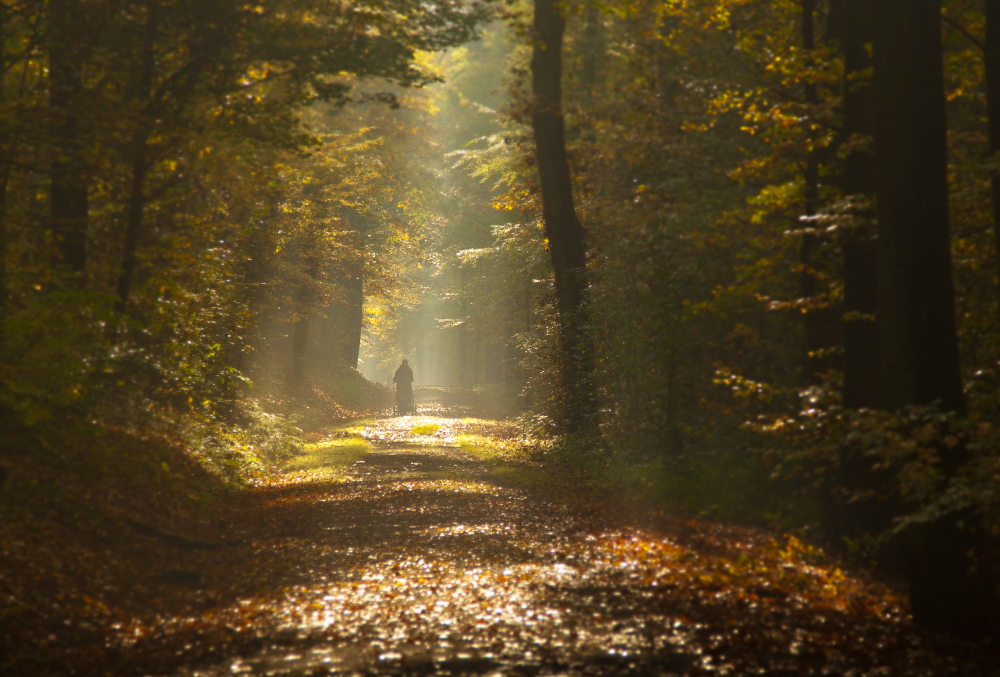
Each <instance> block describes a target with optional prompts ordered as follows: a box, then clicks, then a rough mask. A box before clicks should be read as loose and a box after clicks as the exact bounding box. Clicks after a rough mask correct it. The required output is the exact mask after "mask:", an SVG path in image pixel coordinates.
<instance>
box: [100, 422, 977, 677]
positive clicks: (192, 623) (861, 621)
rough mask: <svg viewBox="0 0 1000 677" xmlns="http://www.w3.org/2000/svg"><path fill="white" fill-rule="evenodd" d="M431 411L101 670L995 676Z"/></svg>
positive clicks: (772, 562) (778, 564)
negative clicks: (526, 470)
mask: <svg viewBox="0 0 1000 677" xmlns="http://www.w3.org/2000/svg"><path fill="white" fill-rule="evenodd" d="M425 411H430V413H433V414H436V416H434V417H426V416H424V417H413V418H409V417H408V418H402V419H387V420H383V421H379V422H376V423H374V424H372V425H371V426H370V427H369V428H368V429H367V434H368V436H369V437H370V438H372V439H375V440H379V439H381V440H391V441H388V442H382V443H377V444H376V445H375V448H374V449H373V451H372V452H371V453H368V454H367V455H366V456H364V457H363V458H361V459H360V460H358V461H357V462H355V463H354V464H353V465H351V466H350V467H349V468H347V469H346V471H345V472H344V473H343V474H342V475H340V476H339V477H338V478H337V479H336V480H335V481H328V482H324V483H320V484H315V483H314V484H302V485H300V486H291V487H285V488H283V489H281V490H275V491H273V492H272V493H271V494H269V495H268V496H267V498H266V500H265V501H264V503H262V504H261V508H260V510H259V512H258V513H256V514H257V515H258V517H257V518H256V519H257V520H258V522H259V524H257V525H256V526H255V527H254V528H253V529H251V530H250V531H247V532H244V533H243V537H244V538H246V539H248V542H246V543H244V544H243V545H240V546H238V547H235V548H231V549H229V550H227V551H225V552H222V553H209V554H206V555H204V556H203V558H202V560H201V563H200V566H201V567H202V569H201V572H202V573H201V574H200V575H201V576H202V579H203V580H204V582H205V584H204V586H203V587H204V588H206V589H207V591H206V590H191V591H187V592H184V591H181V592H178V593H177V594H178V595H181V594H182V593H183V594H187V595H188V596H189V597H193V598H195V599H196V603H188V611H187V612H185V614H177V615H174V616H170V615H169V614H167V615H163V616H161V617H159V618H157V619H154V620H149V619H147V620H146V621H143V622H142V623H135V624H133V625H132V626H125V627H121V628H119V630H120V633H121V634H120V637H124V638H125V639H124V640H119V641H120V642H121V643H120V644H119V645H118V647H117V649H116V652H117V655H119V656H120V658H119V660H118V663H117V666H116V667H115V670H114V671H113V672H109V673H108V674H171V675H198V676H202V677H208V676H212V677H221V675H325V674H345V675H346V674H350V675H361V674H365V675H399V674H418V675H429V674H435V675H464V674H470V675H473V674H484V675H486V674H488V675H518V676H526V677H535V676H536V675H580V676H582V675H619V674H621V675H625V674H627V675H664V676H665V675H696V674H698V675H709V674H728V675H748V674H762V675H763V674H766V675H846V674H853V675H890V674H891V675H944V674H956V675H959V674H960V675H973V674H990V671H991V670H992V667H990V666H991V665H992V664H991V663H989V661H988V660H987V662H986V663H984V662H982V660H978V659H977V660H976V661H968V660H967V659H965V660H963V659H962V658H961V657H960V655H959V653H956V652H955V651H954V650H948V651H943V650H942V649H941V647H937V648H933V647H931V646H930V645H929V644H928V640H927V638H922V637H920V636H918V635H916V634H914V633H913V631H912V629H911V628H910V627H909V625H908V622H907V620H906V619H905V615H904V613H903V611H902V610H901V607H900V605H899V603H898V601H897V600H895V599H894V598H893V597H892V595H891V594H889V593H888V592H887V591H885V590H884V589H881V588H877V586H875V587H873V586H871V585H870V584H867V583H864V582H863V581H858V580H856V579H852V578H850V577H847V576H845V575H844V574H843V573H842V572H841V571H840V570H838V569H836V567H834V566H832V565H824V564H823V563H822V562H819V561H818V559H817V558H818V556H817V555H816V554H815V553H813V552H812V551H810V549H808V548H806V547H805V546H802V545H801V544H799V543H797V542H796V541H794V539H791V540H788V539H785V540H781V539H777V540H775V539H772V538H770V537H769V536H767V535H764V534H760V533H759V532H754V531H752V530H740V529H733V528H724V527H717V526H712V525H697V524H693V523H690V524H688V525H687V526H686V527H684V528H682V529H680V530H675V531H674V532H673V533H667V532H663V531H650V530H642V529H638V528H632V527H623V526H621V525H622V520H621V519H618V518H617V517H616V516H615V515H613V514H608V513H609V512H610V511H614V509H615V508H614V505H613V504H611V506H610V507H609V505H608V504H603V505H602V506H600V507H597V508H594V507H592V506H584V505H582V504H576V503H573V502H572V501H570V502H560V501H556V500H549V498H547V497H546V496H545V495H543V494H540V493H539V492H537V491H536V492H534V493H530V492H528V491H526V490H525V489H523V488H519V487H518V486H514V485H510V484H506V483H504V482H503V481H501V480H499V479H498V478H497V477H495V476H494V475H493V474H491V472H490V467H489V466H488V464H486V463H484V462H482V461H479V460H476V459H475V458H473V457H471V456H469V455H467V454H465V453H464V452H462V451H461V450H460V449H458V448H456V447H455V446H454V444H453V442H454V440H453V438H452V437H450V433H451V432H453V431H451V430H450V429H449V427H448V426H449V425H458V424H459V423H460V421H459V419H455V418H449V417H448V416H447V415H446V414H447V413H448V411H447V405H446V404H441V403H438V406H437V408H436V409H435V408H433V407H428V408H426V409H425ZM419 425H426V426H431V430H433V426H442V427H441V428H440V429H437V430H433V432H432V433H431V434H423V435H419V434H412V432H411V431H412V429H413V428H414V427H416V426H419ZM418 430H419V428H418ZM129 638H131V639H129ZM984 660H986V659H984Z"/></svg>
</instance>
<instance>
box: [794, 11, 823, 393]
mask: <svg viewBox="0 0 1000 677" xmlns="http://www.w3.org/2000/svg"><path fill="white" fill-rule="evenodd" d="M802 50H803V52H804V53H805V58H806V59H807V60H808V61H812V58H813V54H814V52H815V50H816V0H802ZM803 94H804V98H805V102H806V105H807V106H809V108H810V114H812V113H814V112H815V111H816V109H817V108H818V106H819V91H818V90H817V88H816V84H815V83H814V82H806V84H805V87H804V92H803ZM814 137H815V134H814V133H813V132H812V131H810V132H809V133H808V138H809V140H810V142H811V141H813V140H814ZM803 179H804V183H805V187H804V190H803V204H802V209H803V215H805V216H814V215H815V214H816V211H817V210H818V209H819V153H818V152H817V151H816V149H815V148H813V149H810V150H809V151H808V155H807V157H806V167H805V172H804V176H803ZM818 246H819V242H818V241H817V239H816V236H815V235H811V234H809V233H806V234H804V235H803V236H802V246H801V248H800V249H799V265H800V266H801V272H800V273H799V293H800V294H801V296H802V298H804V299H811V298H813V297H814V296H816V292H817V290H818V285H817V284H816V271H815V270H814V269H813V254H814V253H815V251H816V249H817V248H818ZM819 312H820V311H818V310H809V311H808V312H806V313H804V314H803V322H804V324H805V327H804V328H805V345H804V350H803V353H804V355H803V360H802V365H803V376H804V378H803V380H804V382H805V383H806V384H807V385H816V384H818V383H819V382H820V380H821V377H820V372H822V371H823V369H822V366H821V361H820V360H818V359H817V358H816V357H815V355H816V353H817V351H819V350H820V348H822V347H823V330H822V323H821V320H820V317H819Z"/></svg>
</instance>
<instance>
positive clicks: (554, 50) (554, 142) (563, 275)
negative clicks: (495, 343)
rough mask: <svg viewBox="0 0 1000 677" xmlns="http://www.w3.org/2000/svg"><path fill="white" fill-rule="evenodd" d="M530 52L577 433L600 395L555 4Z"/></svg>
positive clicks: (547, 7) (545, 8)
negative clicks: (595, 375)
mask: <svg viewBox="0 0 1000 677" xmlns="http://www.w3.org/2000/svg"><path fill="white" fill-rule="evenodd" d="M533 29H534V39H535V41H534V48H533V50H532V54H531V75H532V87H531V91H532V94H533V95H534V102H533V107H532V110H531V124H532V127H533V129H534V134H535V147H536V154H537V160H538V177H539V180H540V182H541V187H542V217H543V219H544V222H545V235H546V237H547V238H548V250H549V255H550V257H551V259H552V268H553V269H554V271H555V286H556V305H557V308H558V312H559V340H560V346H561V352H562V379H563V391H564V393H565V394H564V398H565V400H564V403H563V419H564V420H563V423H564V425H565V427H566V429H567V430H568V432H570V433H572V434H579V435H582V436H586V435H588V434H589V433H590V432H591V431H592V430H593V429H594V428H595V420H594V416H595V414H596V410H597V406H596V397H595V396H594V392H593V384H592V383H591V382H590V380H591V375H592V373H593V370H594V348H593V341H592V338H591V337H590V335H589V333H588V331H587V299H586V296H587V245H586V243H585V241H584V235H585V233H584V229H583V225H582V224H581V223H580V219H579V218H578V217H577V214H576V207H575V205H574V203H573V183H572V179H571V177H570V173H569V160H568V158H567V156H566V127H565V121H564V120H563V111H562V42H563V33H564V32H565V30H566V18H565V17H564V16H563V15H562V13H561V11H560V9H559V7H558V6H557V4H556V3H555V2H554V0H535V16H534V23H533Z"/></svg>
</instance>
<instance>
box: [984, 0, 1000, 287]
mask: <svg viewBox="0 0 1000 677" xmlns="http://www.w3.org/2000/svg"><path fill="white" fill-rule="evenodd" d="M985 46H986V50H985V58H984V66H985V68H986V109H987V111H988V116H989V140H990V153H992V154H994V155H996V153H997V152H998V151H1000V0H986V45H985ZM991 178H992V188H993V238H994V240H993V241H994V246H995V247H996V264H997V270H998V272H1000V171H996V170H994V172H993V176H992V177H991Z"/></svg>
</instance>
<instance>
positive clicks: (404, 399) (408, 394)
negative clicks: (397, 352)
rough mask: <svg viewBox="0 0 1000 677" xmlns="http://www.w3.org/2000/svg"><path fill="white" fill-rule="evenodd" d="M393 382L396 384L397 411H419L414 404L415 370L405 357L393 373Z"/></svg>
mask: <svg viewBox="0 0 1000 677" xmlns="http://www.w3.org/2000/svg"><path fill="white" fill-rule="evenodd" d="M392 382H393V383H395V384H396V411H397V412H398V413H400V414H407V413H414V414H415V413H417V408H416V407H415V406H414V405H413V385H412V384H413V370H412V369H410V365H408V364H407V363H406V360H405V359H404V360H403V363H402V364H401V365H399V369H397V370H396V373H395V374H394V375H393V377H392Z"/></svg>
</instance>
